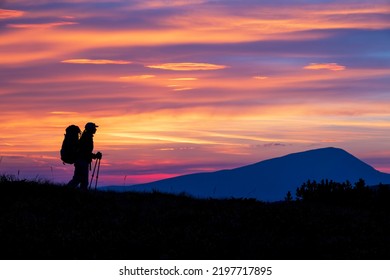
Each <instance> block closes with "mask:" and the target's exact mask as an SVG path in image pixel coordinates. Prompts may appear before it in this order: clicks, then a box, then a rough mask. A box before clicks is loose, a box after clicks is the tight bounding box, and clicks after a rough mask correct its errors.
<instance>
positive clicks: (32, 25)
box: [7, 21, 78, 28]
mask: <svg viewBox="0 0 390 280" xmlns="http://www.w3.org/2000/svg"><path fill="white" fill-rule="evenodd" d="M73 24H78V23H77V22H72V21H61V22H49V23H27V24H7V26H8V27H11V28H52V27H58V26H64V25H73Z"/></svg>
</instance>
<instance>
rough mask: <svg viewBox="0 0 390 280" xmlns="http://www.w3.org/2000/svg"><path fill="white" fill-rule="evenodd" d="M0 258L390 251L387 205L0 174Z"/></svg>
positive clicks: (385, 254) (376, 254)
mask: <svg viewBox="0 0 390 280" xmlns="http://www.w3.org/2000/svg"><path fill="white" fill-rule="evenodd" d="M0 191H1V195H0V245H1V248H2V249H1V250H0V258H1V259H382V258H384V259H390V219H389V218H388V216H389V212H390V206H388V204H389V203H387V201H384V200H383V199H381V200H380V202H378V201H371V200H370V201H368V202H359V203H356V202H353V203H352V202H348V203H340V202H337V203H331V202H316V203H314V202H303V201H292V202H280V203H262V202H258V201H254V200H237V199H235V200H233V199H232V200H212V199H210V200H200V199H193V198H190V197H186V196H173V195H165V194H161V193H152V194H144V193H110V192H95V191H89V192H82V191H80V190H78V189H68V188H66V187H63V186H58V185H53V184H50V183H45V182H31V181H21V180H13V179H10V178H7V177H6V176H2V177H1V179H0Z"/></svg>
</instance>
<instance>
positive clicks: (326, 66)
mask: <svg viewBox="0 0 390 280" xmlns="http://www.w3.org/2000/svg"><path fill="white" fill-rule="evenodd" d="M303 68H304V69H309V70H331V71H342V70H345V68H346V67H345V66H344V65H339V64H337V63H310V64H309V65H307V66H305V67H303Z"/></svg>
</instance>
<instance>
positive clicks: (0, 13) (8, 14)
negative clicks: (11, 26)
mask: <svg viewBox="0 0 390 280" xmlns="http://www.w3.org/2000/svg"><path fill="white" fill-rule="evenodd" d="M23 15H24V12H23V11H17V10H4V9H0V19H6V18H16V17H21V16H23Z"/></svg>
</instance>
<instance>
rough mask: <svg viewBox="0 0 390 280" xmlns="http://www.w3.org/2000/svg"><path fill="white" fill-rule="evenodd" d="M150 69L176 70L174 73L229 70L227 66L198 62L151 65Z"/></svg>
mask: <svg viewBox="0 0 390 280" xmlns="http://www.w3.org/2000/svg"><path fill="white" fill-rule="evenodd" d="M147 67H149V68H156V69H164V70H174V71H194V70H219V69H224V68H227V66H225V65H217V64H210V63H197V62H182V63H164V64H157V65H149V66H147Z"/></svg>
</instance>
